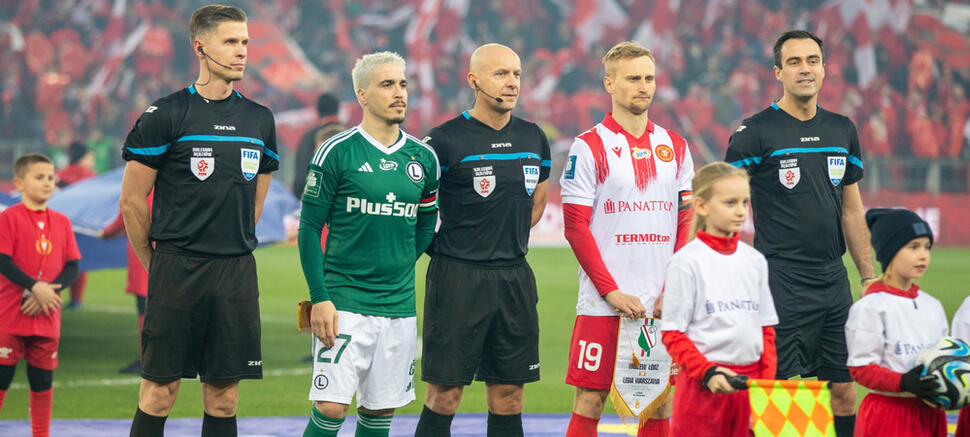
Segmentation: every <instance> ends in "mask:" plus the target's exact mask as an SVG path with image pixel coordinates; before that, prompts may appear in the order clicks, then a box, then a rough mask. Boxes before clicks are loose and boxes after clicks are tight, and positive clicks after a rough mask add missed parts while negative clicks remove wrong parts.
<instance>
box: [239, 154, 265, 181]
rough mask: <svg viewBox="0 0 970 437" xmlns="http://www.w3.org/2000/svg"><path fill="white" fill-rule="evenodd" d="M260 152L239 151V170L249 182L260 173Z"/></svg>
mask: <svg viewBox="0 0 970 437" xmlns="http://www.w3.org/2000/svg"><path fill="white" fill-rule="evenodd" d="M259 153H260V151H259V150H255V149H239V156H240V157H239V168H240V169H241V170H242V175H243V177H244V178H246V180H247V181H251V180H253V178H254V177H256V173H259Z"/></svg>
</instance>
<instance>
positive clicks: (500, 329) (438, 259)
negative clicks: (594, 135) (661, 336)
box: [415, 44, 550, 437]
mask: <svg viewBox="0 0 970 437" xmlns="http://www.w3.org/2000/svg"><path fill="white" fill-rule="evenodd" d="M521 74H522V66H521V62H520V61H519V57H518V55H516V54H515V52H514V51H512V49H510V48H508V47H506V46H503V45H499V44H486V45H483V46H481V47H479V48H478V49H476V50H475V52H474V53H472V56H471V61H470V65H469V73H468V86H470V87H471V88H472V89H473V90H475V104H474V106H473V107H472V109H470V110H468V111H465V112H462V113H461V115H459V116H457V117H455V118H453V119H451V120H449V121H447V122H445V123H444V124H442V125H440V126H438V127H436V128H434V129H432V130H431V132H430V133H429V136H428V137H427V138H425V140H424V141H425V142H427V143H428V144H430V145H431V147H433V148H434V150H435V152H437V154H438V159H439V161H440V163H441V187H440V189H439V193H438V210H439V211H440V214H441V228H440V229H439V230H438V234H437V235H436V237H435V242H434V243H433V246H432V248H431V249H430V252H429V253H430V254H431V257H432V258H431V264H430V265H429V266H428V276H427V281H426V283H427V293H426V295H425V300H424V333H423V343H424V344H423V351H422V352H423V353H422V361H421V379H422V380H424V381H426V382H427V383H428V392H427V396H426V398H425V403H424V411H422V413H421V419H420V420H419V421H418V427H417V430H416V431H415V436H417V437H428V436H435V437H439V436H449V435H451V420H452V419H453V418H454V416H455V411H457V410H458V404H459V403H460V402H461V396H462V391H463V389H464V386H466V385H469V384H471V382H472V379H473V378H474V379H477V380H479V381H485V386H486V401H487V402H488V410H489V413H488V435H489V436H503V437H504V436H521V435H522V391H523V389H522V386H523V384H525V383H527V382H533V381H538V380H539V317H538V313H537V312H536V303H537V302H538V300H539V298H538V294H537V291H536V282H535V276H534V275H533V274H532V269H531V268H530V267H529V265H528V264H527V263H526V260H525V254H526V252H527V251H528V243H529V229H530V228H531V227H532V226H533V225H535V224H536V222H538V221H539V219H540V218H541V217H542V212H543V210H544V209H545V206H546V192H547V184H546V179H547V178H548V177H549V167H550V158H549V142H548V141H547V140H546V137H545V135H544V134H543V133H542V130H540V129H539V127H538V126H537V125H536V124H534V123H530V122H528V121H525V120H522V119H520V118H518V117H513V116H512V110H513V109H515V104H516V102H517V101H518V98H519V84H520V76H521Z"/></svg>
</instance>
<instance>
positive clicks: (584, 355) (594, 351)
mask: <svg viewBox="0 0 970 437" xmlns="http://www.w3.org/2000/svg"><path fill="white" fill-rule="evenodd" d="M602 357H603V346H600V344H599V343H587V342H586V340H579V359H578V360H577V362H576V368H577V369H580V370H582V369H586V370H589V371H590V372H595V371H597V370H599V368H600V358H602Z"/></svg>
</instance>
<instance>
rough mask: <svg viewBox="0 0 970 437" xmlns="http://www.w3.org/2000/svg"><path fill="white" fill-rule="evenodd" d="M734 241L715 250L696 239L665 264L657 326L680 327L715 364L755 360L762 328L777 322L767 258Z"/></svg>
mask: <svg viewBox="0 0 970 437" xmlns="http://www.w3.org/2000/svg"><path fill="white" fill-rule="evenodd" d="M711 240H714V241H717V239H716V237H714V238H712V239H711ZM725 240H727V239H725ZM735 241H736V240H735ZM736 244H737V246H736V250H733V251H728V250H724V251H720V250H715V249H714V248H713V247H711V246H709V245H708V244H705V242H704V241H702V240H701V239H700V238H695V239H694V240H692V241H691V242H689V243H687V244H686V245H685V246H684V247H682V248H681V249H680V250H679V251H678V252H677V253H676V254H675V255H674V256H673V257H671V258H670V262H669V263H668V266H667V287H666V291H665V292H664V307H663V321H662V323H661V328H660V329H661V330H663V331H680V332H683V333H684V334H686V335H687V337H688V338H689V339H690V340H691V341H692V342H693V343H694V345H695V346H697V350H698V352H700V353H701V354H703V355H704V357H705V358H707V359H708V360H709V361H713V362H715V363H719V364H731V365H742V364H751V363H754V362H757V361H759V360H760V359H761V355H762V353H763V352H764V341H763V335H762V327H764V326H773V325H777V324H778V315H777V314H776V313H775V304H774V301H773V300H772V297H771V290H770V289H769V288H768V261H766V260H765V257H764V256H763V255H761V253H760V252H758V251H757V250H755V249H754V248H753V247H751V246H749V245H747V244H745V243H743V242H736Z"/></svg>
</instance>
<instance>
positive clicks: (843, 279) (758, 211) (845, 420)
mask: <svg viewBox="0 0 970 437" xmlns="http://www.w3.org/2000/svg"><path fill="white" fill-rule="evenodd" d="M824 54H825V51H824V48H823V45H822V40H821V39H819V38H818V37H817V36H815V35H814V34H812V33H810V32H806V31H801V30H796V31H789V32H785V33H784V34H782V35H781V37H779V38H778V40H777V41H776V42H775V46H774V55H775V67H774V70H775V77H776V78H777V79H778V81H779V82H781V83H782V85H783V87H784V94H783V95H782V98H781V99H780V100H778V102H776V103H772V104H771V106H769V107H768V108H767V109H765V110H763V111H761V112H759V113H758V114H755V115H754V116H752V117H751V118H748V119H746V120H744V121H743V122H741V126H739V127H738V129H737V130H736V131H735V132H734V134H733V135H731V140H730V145H729V146H728V150H727V157H726V158H725V161H728V162H730V163H731V164H734V165H735V166H739V167H745V168H747V169H748V172H749V173H750V174H751V206H752V209H753V210H754V227H755V234H754V247H755V248H756V249H758V251H760V252H761V253H762V254H763V255H764V256H765V258H767V259H768V270H769V276H768V281H769V287H770V288H771V294H772V297H773V298H774V301H775V308H776V309H777V310H778V318H779V322H780V323H779V324H778V326H776V327H775V329H776V332H777V335H778V337H777V340H776V344H777V348H778V378H779V379H784V378H791V377H793V376H797V375H801V376H802V377H808V376H818V379H820V380H826V381H832V383H833V384H832V412H833V413H834V414H835V431H836V434H837V435H838V436H839V437H844V436H851V435H852V433H853V428H854V424H855V408H856V393H855V383H853V382H852V376H851V375H850V374H849V369H848V368H847V367H846V361H847V359H848V351H847V349H846V343H845V322H846V320H847V319H848V315H849V307H850V306H851V305H852V293H851V290H850V287H849V281H848V277H847V275H846V270H845V265H844V264H843V262H842V254H844V253H845V250H846V247H848V249H849V253H850V254H851V256H852V260H853V261H854V262H855V265H856V267H857V268H858V270H859V273H860V274H861V275H862V277H863V282H865V280H866V279H871V277H872V276H874V275H873V269H872V250H871V249H870V248H869V230H868V228H867V227H866V220H865V209H864V208H863V205H862V197H861V196H860V194H859V184H858V182H859V180H861V179H862V169H863V164H862V151H861V149H860V146H859V136H858V134H857V132H856V127H855V124H853V123H852V121H851V120H849V118H848V117H845V116H843V115H840V114H836V113H834V112H829V111H826V110H825V109H822V108H821V107H819V106H818V104H817V102H818V92H819V89H821V87H822V80H823V79H824V78H825V64H824Z"/></svg>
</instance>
